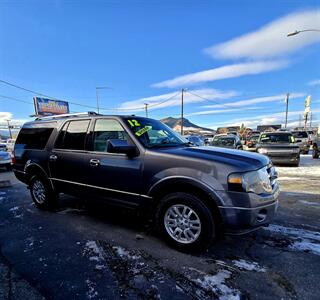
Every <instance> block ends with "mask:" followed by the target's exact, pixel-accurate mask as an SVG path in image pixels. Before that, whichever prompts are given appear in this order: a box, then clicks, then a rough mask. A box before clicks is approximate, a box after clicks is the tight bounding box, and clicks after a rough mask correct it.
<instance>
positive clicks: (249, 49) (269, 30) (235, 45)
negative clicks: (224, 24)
mask: <svg viewBox="0 0 320 300" xmlns="http://www.w3.org/2000/svg"><path fill="white" fill-rule="evenodd" d="M309 28H320V10H319V9H314V10H306V11H302V12H297V13H293V14H289V15H287V16H284V17H282V18H279V19H276V20H275V21H273V22H271V23H269V24H267V25H265V26H263V27H262V28H260V29H258V30H257V31H253V32H250V33H247V34H244V35H242V36H240V37H236V38H234V39H232V40H230V41H227V42H225V43H221V44H218V45H214V46H212V47H210V48H207V49H205V52H206V53H208V54H209V55H211V56H213V57H218V58H231V59H235V58H253V59H261V58H269V57H276V56H279V55H284V54H287V53H290V52H293V51H296V50H298V49H301V48H303V47H305V46H308V45H311V44H313V43H316V42H319V41H320V34H319V33H317V32H303V33H300V34H298V35H296V36H291V37H287V33H289V32H293V31H295V30H303V29H309Z"/></svg>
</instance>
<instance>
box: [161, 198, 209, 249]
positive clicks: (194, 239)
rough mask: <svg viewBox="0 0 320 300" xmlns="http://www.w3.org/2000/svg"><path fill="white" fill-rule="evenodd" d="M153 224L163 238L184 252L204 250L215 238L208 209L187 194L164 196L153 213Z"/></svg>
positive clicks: (198, 200)
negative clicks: (154, 221) (154, 217)
mask: <svg viewBox="0 0 320 300" xmlns="http://www.w3.org/2000/svg"><path fill="white" fill-rule="evenodd" d="M156 224H157V228H158V230H159V232H160V234H161V235H162V236H163V237H164V239H165V240H166V241H167V242H168V243H169V244H170V245H171V246H173V247H174V248H176V249H178V250H180V251H184V252H190V251H199V250H204V249H206V248H207V247H208V246H209V245H210V243H211V242H212V241H213V240H214V237H215V222H214V218H213V215H212V213H211V212H210V210H209V208H208V207H207V206H206V205H205V204H204V203H203V202H202V201H201V200H200V199H198V198H197V197H196V196H194V195H191V194H187V193H172V194H169V195H167V196H165V197H164V198H163V199H162V200H161V202H160V204H159V206H158V208H157V210H156Z"/></svg>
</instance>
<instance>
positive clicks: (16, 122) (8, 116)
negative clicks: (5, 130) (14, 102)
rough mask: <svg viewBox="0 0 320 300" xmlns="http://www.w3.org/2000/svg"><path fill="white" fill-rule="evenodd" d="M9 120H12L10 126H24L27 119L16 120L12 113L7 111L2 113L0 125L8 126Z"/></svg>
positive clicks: (0, 112)
mask: <svg viewBox="0 0 320 300" xmlns="http://www.w3.org/2000/svg"><path fill="white" fill-rule="evenodd" d="M7 120H10V125H22V124H24V123H25V122H27V121H30V120H27V119H14V118H13V115H12V113H10V112H6V111H0V125H2V126H7V125H8V123H7Z"/></svg>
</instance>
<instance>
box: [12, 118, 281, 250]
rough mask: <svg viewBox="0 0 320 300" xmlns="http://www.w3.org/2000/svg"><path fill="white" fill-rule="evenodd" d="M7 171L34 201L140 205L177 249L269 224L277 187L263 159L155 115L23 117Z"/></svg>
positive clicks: (45, 204)
mask: <svg viewBox="0 0 320 300" xmlns="http://www.w3.org/2000/svg"><path fill="white" fill-rule="evenodd" d="M14 173H15V176H16V177H17V178H18V179H19V180H21V181H22V182H24V183H26V184H27V185H28V186H29V189H30V192H31V197H32V199H33V201H34V203H35V205H36V206H37V207H39V208H40V209H53V208H54V207H56V206H57V203H58V196H59V193H67V194H72V195H81V196H83V197H84V196H86V197H87V199H90V200H91V201H92V200H93V199H95V198H97V199H98V198H100V199H103V200H105V201H106V202H107V203H110V204H115V205H120V206H126V207H130V208H135V209H137V208H142V207H147V208H148V210H142V211H149V212H150V215H151V216H152V217H153V219H154V221H155V226H156V228H157V229H158V231H159V232H160V233H161V234H162V236H163V237H164V238H165V239H166V241H167V242H168V243H170V244H171V245H173V246H174V247H176V248H177V249H179V250H183V251H189V250H195V249H203V248H206V247H207V246H208V244H210V243H211V242H212V240H213V239H214V238H215V237H217V236H218V235H219V234H221V233H223V232H225V231H226V232H233V233H244V232H247V231H248V230H252V229H256V228H258V227H260V226H262V225H265V224H267V223H269V222H270V221H272V219H273V217H274V214H275V211H276V208H277V204H278V200H277V199H278V194H279V187H278V184H277V180H276V177H277V174H276V171H275V168H274V167H273V166H272V164H271V162H270V160H269V158H267V157H265V156H263V155H259V154H256V153H249V152H245V151H235V150H232V149H219V148H215V147H194V146H191V145H190V144H189V143H186V142H185V140H184V139H182V138H181V137H180V136H179V135H178V134H177V133H175V132H174V131H173V130H172V129H171V128H169V127H168V126H166V125H164V124H163V123H161V122H160V121H156V120H153V119H148V118H142V117H135V116H104V115H98V114H95V113H87V114H82V115H80V114H70V115H64V116H57V117H43V118H38V119H36V120H35V121H32V122H28V123H26V124H24V125H23V127H22V129H21V130H20V133H19V135H18V138H17V141H16V143H15V149H14Z"/></svg>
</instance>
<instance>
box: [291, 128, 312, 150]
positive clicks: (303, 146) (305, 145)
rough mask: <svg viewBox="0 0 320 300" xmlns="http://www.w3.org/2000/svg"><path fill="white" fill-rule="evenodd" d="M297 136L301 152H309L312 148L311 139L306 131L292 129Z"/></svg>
mask: <svg viewBox="0 0 320 300" xmlns="http://www.w3.org/2000/svg"><path fill="white" fill-rule="evenodd" d="M291 132H292V134H293V136H294V137H295V140H296V144H297V145H298V146H299V148H300V152H301V153H303V154H308V153H309V150H310V144H311V143H310V142H311V139H310V137H309V135H308V133H307V132H306V131H301V130H299V131H291Z"/></svg>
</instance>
